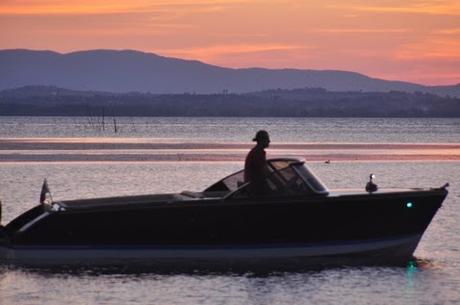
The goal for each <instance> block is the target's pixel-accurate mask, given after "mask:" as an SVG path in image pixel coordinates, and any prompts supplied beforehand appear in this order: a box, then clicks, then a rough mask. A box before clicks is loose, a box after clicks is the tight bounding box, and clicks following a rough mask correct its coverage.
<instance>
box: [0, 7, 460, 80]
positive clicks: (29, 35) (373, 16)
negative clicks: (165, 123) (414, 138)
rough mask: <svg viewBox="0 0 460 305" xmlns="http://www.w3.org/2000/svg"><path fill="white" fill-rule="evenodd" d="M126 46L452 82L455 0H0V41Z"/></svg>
mask: <svg viewBox="0 0 460 305" xmlns="http://www.w3.org/2000/svg"><path fill="white" fill-rule="evenodd" d="M12 48H27V49H39V50H43V49H46V50H55V51H59V52H71V51H76V50H87V49H102V48H103V49H134V50H140V51H145V52H152V53H156V54H159V55H164V56H172V57H180V58H187V59H197V60H200V61H204V62H206V63H210V64H215V65H219V66H225V67H234V68H239V67H256V66H257V67H267V68H301V69H337V70H348V71H356V72H360V73H364V74H366V75H369V76H372V77H379V78H384V79H397V80H405V81H411V82H417V83H423V84H455V83H460V1H459V0H425V1H422V0H405V1H401V0H373V1H369V0H347V1H343V0H310V1H305V0H292V1H291V0H264V1H262V0H260V1H259V0H248V1H245V0H216V1H211V0H157V1H148V0H126V1H113V0H107V1H97V0H72V1H62V0H42V1H41V0H22V1H21V0H0V49H12Z"/></svg>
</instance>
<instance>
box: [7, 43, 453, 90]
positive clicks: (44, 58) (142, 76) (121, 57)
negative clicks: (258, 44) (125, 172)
mask: <svg viewBox="0 0 460 305" xmlns="http://www.w3.org/2000/svg"><path fill="white" fill-rule="evenodd" d="M30 85H42V86H57V87H62V88H68V89H72V90H85V91H107V92H119V93H123V92H144V93H146V92H150V93H153V94H178V93H197V94H212V93H222V92H226V93H247V92H255V91H261V90H268V89H277V88H280V89H294V88H306V87H310V88H324V89H326V90H329V91H365V92H389V91H402V92H425V93H432V94H437V95H442V96H446V95H450V96H456V97H460V84H457V85H452V86H424V85H420V84H415V83H409V82H403V81H389V80H383V79H378V78H371V77H368V76H366V75H363V74H359V73H355V72H347V71H336V70H300V69H264V68H244V69H231V68H224V67H219V66H214V65H209V64H206V63H203V62H199V61H194V60H184V59H178V58H170V57H163V56H159V55H155V54H153V53H144V52H139V51H132V50H122V51H117V50H89V51H79V52H72V53H67V54H61V53H57V52H53V51H34V50H24V49H14V50H0V90H4V89H12V88H18V87H22V86H30Z"/></svg>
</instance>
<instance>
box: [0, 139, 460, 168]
mask: <svg viewBox="0 0 460 305" xmlns="http://www.w3.org/2000/svg"><path fill="white" fill-rule="evenodd" d="M251 146H252V145H251V144H245V143H198V142H164V141H155V140H152V139H129V138H124V139H110V138H103V139H98V138H90V139H84V138H36V139H35V138H24V139H21V138H0V162H1V163H3V162H155V161H166V162H167V161H188V162H192V161H198V162H205V161H227V162H230V161H239V162H242V161H244V158H245V156H246V153H247V151H248V150H249V149H250V147H251ZM267 152H268V156H269V157H270V158H277V157H295V158H304V159H305V160H306V161H307V162H325V161H326V160H327V161H329V162H331V163H333V162H343V161H460V143H445V144H439V143H430V144H425V143H423V144H422V143H413V144H404V143H385V144H379V143H273V144H272V145H271V146H270V148H269V149H268V150H267Z"/></svg>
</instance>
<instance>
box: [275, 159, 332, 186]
mask: <svg viewBox="0 0 460 305" xmlns="http://www.w3.org/2000/svg"><path fill="white" fill-rule="evenodd" d="M269 164H270V166H271V167H272V168H273V169H274V171H273V173H272V175H271V177H268V179H267V180H268V185H269V186H270V188H271V189H272V191H274V192H277V191H282V190H287V191H288V193H290V194H327V193H328V191H327V189H326V187H325V186H324V184H323V183H322V182H321V180H319V179H318V178H317V177H316V176H315V175H314V174H313V172H312V171H311V170H310V169H309V168H308V167H307V166H306V165H305V162H303V161H299V160H297V159H280V160H276V159H275V160H269Z"/></svg>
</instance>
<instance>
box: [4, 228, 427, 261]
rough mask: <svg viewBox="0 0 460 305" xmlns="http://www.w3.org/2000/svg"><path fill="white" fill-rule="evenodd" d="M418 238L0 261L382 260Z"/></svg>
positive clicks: (35, 251)
mask: <svg viewBox="0 0 460 305" xmlns="http://www.w3.org/2000/svg"><path fill="white" fill-rule="evenodd" d="M420 238H421V235H412V236H406V237H402V238H394V239H385V240H369V241H361V242H350V243H340V244H323V245H318V244H312V245H300V246H279V247H274V246H269V247H267V246H266V247H214V248H212V247H169V248H168V247H148V246H147V247H143V246H139V247H91V246H48V247H46V246H45V247H38V246H16V247H4V246H3V247H2V246H0V260H1V261H4V262H7V263H18V264H32V265H56V264H95V265H101V264H110V263H116V262H123V263H125V264H126V263H128V262H129V261H130V260H132V261H136V262H147V263H152V264H156V263H158V264H162V263H173V262H174V261H176V262H179V261H181V262H187V261H188V262H193V261H197V262H198V261H199V262H208V263H210V264H212V263H215V262H230V261H234V262H252V261H258V262H262V261H264V260H266V261H270V260H279V261H283V260H288V259H296V260H298V259H308V258H314V257H347V256H356V257H357V258H358V259H359V257H361V259H362V258H365V256H366V253H368V254H370V253H372V256H374V257H376V258H379V259H382V260H385V259H386V258H385V257H386V256H387V255H389V256H391V258H393V259H394V258H398V257H402V258H407V257H409V256H410V255H412V253H413V251H414V250H415V248H416V247H417V244H418V242H419V240H420Z"/></svg>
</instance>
